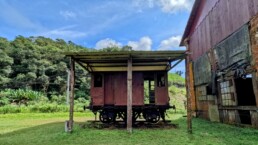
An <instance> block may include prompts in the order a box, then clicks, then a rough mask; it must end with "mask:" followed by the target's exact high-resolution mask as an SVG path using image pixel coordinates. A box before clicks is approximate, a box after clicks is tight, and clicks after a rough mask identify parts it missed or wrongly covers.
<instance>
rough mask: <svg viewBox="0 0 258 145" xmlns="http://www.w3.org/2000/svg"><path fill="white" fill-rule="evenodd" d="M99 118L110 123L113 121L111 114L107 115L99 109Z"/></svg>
mask: <svg viewBox="0 0 258 145" xmlns="http://www.w3.org/2000/svg"><path fill="white" fill-rule="evenodd" d="M99 120H100V121H101V122H103V123H110V122H111V121H113V116H111V115H109V113H108V112H107V111H101V112H100V113H99Z"/></svg>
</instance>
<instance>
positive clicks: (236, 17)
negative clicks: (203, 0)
mask: <svg viewBox="0 0 258 145" xmlns="http://www.w3.org/2000/svg"><path fill="white" fill-rule="evenodd" d="M208 6H213V8H212V9H210V8H209V7H208ZM208 9H210V10H211V11H209V12H208V13H207V12H206V11H208ZM203 11H204V12H203ZM201 13H204V14H206V13H207V16H206V17H204V16H202V14H199V15H197V19H196V21H199V20H200V21H201V22H195V23H197V24H198V23H199V25H196V26H194V28H193V31H192V33H190V44H189V46H190V49H191V51H192V53H193V54H192V55H191V56H192V59H193V60H196V59H197V58H199V57H200V56H201V55H202V54H204V53H205V52H207V51H208V50H209V49H211V48H213V46H215V45H216V44H217V43H219V42H220V41H222V40H224V39H225V38H226V37H228V36H229V35H230V34H231V33H233V32H234V31H236V30H237V29H239V28H240V27H241V26H242V25H244V24H245V23H247V22H248V21H249V20H250V18H251V17H253V16H254V15H255V14H256V13H258V1H257V0H219V1H218V2H217V3H215V4H214V5H212V3H210V4H209V5H208V4H207V6H205V5H204V7H203V10H202V12H201Z"/></svg>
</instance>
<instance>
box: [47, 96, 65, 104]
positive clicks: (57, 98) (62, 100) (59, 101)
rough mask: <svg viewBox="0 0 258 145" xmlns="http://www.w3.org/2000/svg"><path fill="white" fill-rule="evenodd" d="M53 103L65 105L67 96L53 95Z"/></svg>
mask: <svg viewBox="0 0 258 145" xmlns="http://www.w3.org/2000/svg"><path fill="white" fill-rule="evenodd" d="M51 102H52V103H57V104H65V103H66V96H63V95H51Z"/></svg>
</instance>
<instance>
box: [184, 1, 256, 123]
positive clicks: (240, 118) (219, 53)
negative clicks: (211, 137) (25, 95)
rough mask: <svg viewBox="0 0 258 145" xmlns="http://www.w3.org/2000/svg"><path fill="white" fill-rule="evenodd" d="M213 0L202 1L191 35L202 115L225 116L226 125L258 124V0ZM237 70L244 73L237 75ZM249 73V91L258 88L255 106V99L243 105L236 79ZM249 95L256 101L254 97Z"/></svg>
mask: <svg viewBox="0 0 258 145" xmlns="http://www.w3.org/2000/svg"><path fill="white" fill-rule="evenodd" d="M212 2H213V3H212ZM212 2H211V1H210V0H207V1H202V3H201V5H200V7H199V10H198V11H197V14H196V20H195V22H194V23H193V24H192V30H191V31H190V36H189V38H190V41H189V47H190V50H191V52H192V55H191V58H192V60H193V64H194V88H195V95H196V98H195V99H196V100H194V101H196V106H197V110H196V113H197V116H199V117H202V118H206V119H210V120H218V117H220V121H222V122H225V123H234V124H235V123H237V124H240V123H241V124H249V125H252V126H253V127H256V128H258V119H257V116H258V112H257V111H255V110H257V107H258V71H257V70H258V15H257V13H258V0H215V1H212ZM209 10H210V11H209ZM255 15H257V16H255ZM250 20H251V22H250V25H249V21H250ZM250 42H251V43H250ZM250 68H252V69H250ZM238 71H240V72H242V74H243V75H239V76H238V75H236V74H238ZM250 74H252V78H251V79H250V78H249V80H252V82H253V83H252V85H251V84H250V87H251V86H253V91H252V89H249V90H248V91H250V92H254V94H255V99H256V106H255V103H252V104H251V105H249V106H248V107H247V108H242V107H243V106H244V105H247V104H245V103H242V102H241V101H243V100H241V98H240V99H239V98H238V97H237V96H241V95H240V94H243V92H241V91H240V92H239V86H241V85H239V84H235V83H239V82H237V80H236V79H237V78H239V77H240V78H242V77H245V76H246V75H250ZM249 83H250V81H249ZM211 85H212V93H211V90H210V88H209V87H211ZM214 86H216V87H217V88H216V89H215V90H216V94H214V93H213V89H214ZM237 86H238V87H237ZM243 87H244V86H243ZM250 87H249V86H248V88H250ZM236 88H238V89H237V90H238V91H237V90H236ZM217 93H218V94H217ZM239 93H240V94H239ZM247 94H248V95H250V94H251V93H247ZM241 97H242V98H243V96H241ZM246 97H247V98H248V96H245V97H244V98H246ZM248 99H250V100H252V102H253V98H250V97H249V98H248ZM192 101H193V100H192ZM254 101H255V100H254ZM218 110H219V111H218ZM218 112H219V113H218ZM249 119H250V122H249V121H248V120H249Z"/></svg>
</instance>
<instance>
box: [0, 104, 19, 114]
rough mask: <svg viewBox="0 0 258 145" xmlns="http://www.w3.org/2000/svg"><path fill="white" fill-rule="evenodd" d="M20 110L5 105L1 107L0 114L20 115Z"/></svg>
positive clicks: (13, 106)
mask: <svg viewBox="0 0 258 145" xmlns="http://www.w3.org/2000/svg"><path fill="white" fill-rule="evenodd" d="M20 112H21V108H20V107H19V106H17V105H5V106H3V107H0V113H1V114H6V113H20Z"/></svg>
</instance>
